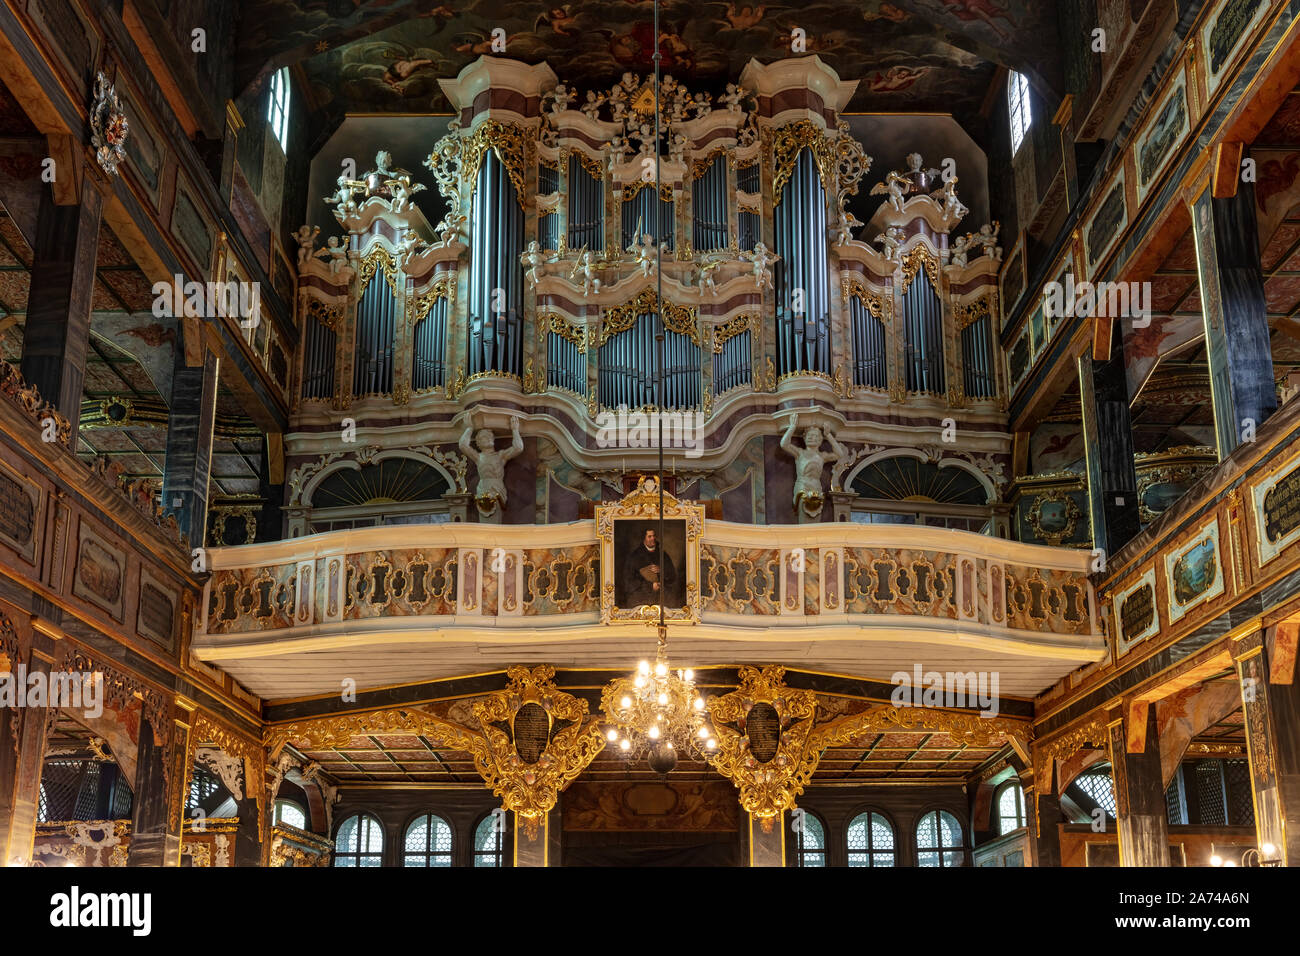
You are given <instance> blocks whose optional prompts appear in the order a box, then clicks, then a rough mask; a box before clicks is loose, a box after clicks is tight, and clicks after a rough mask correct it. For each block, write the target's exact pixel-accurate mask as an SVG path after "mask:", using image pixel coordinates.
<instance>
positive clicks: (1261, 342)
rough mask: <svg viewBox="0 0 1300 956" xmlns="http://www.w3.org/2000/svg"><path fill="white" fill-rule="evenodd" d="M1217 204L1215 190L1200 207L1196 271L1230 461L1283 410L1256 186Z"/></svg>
mask: <svg viewBox="0 0 1300 956" xmlns="http://www.w3.org/2000/svg"><path fill="white" fill-rule="evenodd" d="M1233 182H1234V183H1235V184H1236V187H1237V188H1236V189H1235V190H1234V192H1233V194H1232V195H1230V196H1226V197H1224V198H1221V199H1216V198H1214V195H1213V192H1212V190H1211V187H1210V186H1209V185H1206V187H1205V189H1204V191H1202V192H1201V194H1200V195H1199V196H1198V197H1197V198H1196V200H1195V201H1194V202H1193V203H1192V234H1193V236H1194V238H1195V240H1196V271H1197V275H1198V276H1199V279H1200V293H1201V313H1202V315H1203V316H1204V320H1205V346H1206V352H1207V354H1208V357H1209V365H1210V392H1211V395H1212V397H1213V399H1214V429H1215V435H1216V438H1217V441H1218V449H1219V457H1220V458H1226V457H1227V456H1228V455H1230V454H1232V451H1233V449H1235V448H1236V447H1237V446H1238V445H1240V444H1241V443H1242V442H1243V441H1250V440H1252V439H1253V435H1254V432H1255V429H1257V428H1258V427H1259V426H1260V425H1262V424H1263V423H1264V421H1265V420H1266V419H1267V418H1268V417H1269V416H1270V415H1272V414H1273V412H1275V411H1276V410H1277V391H1276V386H1275V385H1274V382H1273V355H1272V350H1271V348H1270V345H1269V329H1268V315H1267V314H1266V312H1265V306H1264V279H1263V275H1262V273H1261V271H1260V261H1259V237H1258V235H1257V234H1256V229H1257V226H1256V222H1255V187H1254V185H1253V184H1251V183H1236V180H1235V178H1234V180H1233Z"/></svg>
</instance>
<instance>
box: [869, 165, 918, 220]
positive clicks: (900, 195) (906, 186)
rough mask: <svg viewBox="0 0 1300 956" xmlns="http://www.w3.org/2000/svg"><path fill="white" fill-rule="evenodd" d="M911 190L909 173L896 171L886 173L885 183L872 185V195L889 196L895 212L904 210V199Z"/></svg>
mask: <svg viewBox="0 0 1300 956" xmlns="http://www.w3.org/2000/svg"><path fill="white" fill-rule="evenodd" d="M911 191H912V181H911V180H910V179H908V178H907V175H906V174H905V173H900V172H894V171H891V172H889V173H886V174H885V181H884V182H883V183H876V184H875V185H874V186H872V187H871V195H873V196H882V195H886V194H887V195H888V196H889V205H890V206H891V207H892V208H893V209H894V211H895V212H902V211H903V199H904V197H905V196H906V195H907V194H908V193H909V192H911Z"/></svg>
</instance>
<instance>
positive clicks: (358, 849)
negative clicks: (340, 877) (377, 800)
mask: <svg viewBox="0 0 1300 956" xmlns="http://www.w3.org/2000/svg"><path fill="white" fill-rule="evenodd" d="M383 852H384V830H383V827H381V826H380V825H379V821H378V820H376V819H375V818H374V817H372V816H370V814H368V813H358V814H355V815H353V816H350V817H348V818H347V819H346V820H344V821H343V823H342V824H341V825H340V826H339V829H338V834H337V835H336V836H335V838H334V865H335V866H383V865H384V858H383Z"/></svg>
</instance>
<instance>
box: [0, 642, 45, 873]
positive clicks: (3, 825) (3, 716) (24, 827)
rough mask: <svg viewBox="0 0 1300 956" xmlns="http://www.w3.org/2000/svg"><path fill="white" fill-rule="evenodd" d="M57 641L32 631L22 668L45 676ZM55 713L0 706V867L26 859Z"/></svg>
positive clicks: (27, 861) (29, 853)
mask: <svg viewBox="0 0 1300 956" xmlns="http://www.w3.org/2000/svg"><path fill="white" fill-rule="evenodd" d="M57 645H58V642H57V641H56V640H55V639H53V638H51V637H49V636H47V635H45V634H43V633H41V632H40V631H35V632H33V634H32V640H31V647H30V649H29V650H28V652H27V653H26V655H25V659H24V663H25V665H26V673H27V674H28V675H31V674H35V673H37V672H40V673H43V674H45V675H46V679H47V680H48V678H49V674H50V671H51V669H52V668H53V664H54V658H55V648H56V647H57ZM20 656H21V655H20ZM54 715H55V711H53V710H51V709H50V708H48V707H17V708H11V707H4V708H0V866H27V865H29V864H30V862H31V856H32V846H33V844H34V843H35V840H36V812H37V809H38V808H39V806H40V798H41V769H42V765H43V763H44V761H45V744H46V741H47V739H48V737H49V734H48V730H49V722H50V721H51V720H53V719H54ZM15 724H16V729H17V739H16V740H15V734H14V730H15Z"/></svg>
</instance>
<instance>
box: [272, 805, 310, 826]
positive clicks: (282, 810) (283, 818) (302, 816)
mask: <svg viewBox="0 0 1300 956" xmlns="http://www.w3.org/2000/svg"><path fill="white" fill-rule="evenodd" d="M275 823H277V824H280V823H284V824H287V825H289V826H291V827H297V828H298V829H299V830H305V829H307V811H305V810H304V809H303V808H302V807H300V806H298V804H296V803H294V802H293V801H292V800H277V801H275Z"/></svg>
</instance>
